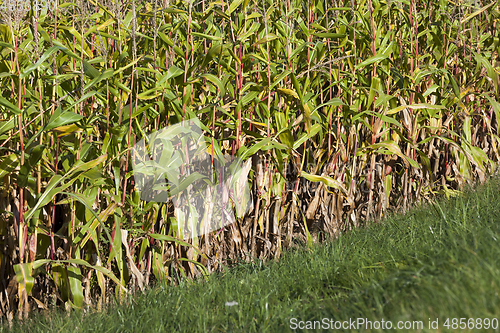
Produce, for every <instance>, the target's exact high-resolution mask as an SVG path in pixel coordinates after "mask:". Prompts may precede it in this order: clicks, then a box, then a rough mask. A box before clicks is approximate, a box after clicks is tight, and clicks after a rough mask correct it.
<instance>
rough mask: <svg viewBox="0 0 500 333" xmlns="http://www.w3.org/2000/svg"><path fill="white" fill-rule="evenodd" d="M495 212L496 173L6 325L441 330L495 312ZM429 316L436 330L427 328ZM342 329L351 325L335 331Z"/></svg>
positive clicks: (499, 265)
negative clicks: (352, 223) (361, 220)
mask: <svg viewBox="0 0 500 333" xmlns="http://www.w3.org/2000/svg"><path fill="white" fill-rule="evenodd" d="M499 217H500V179H499V178H492V179H491V180H490V181H489V182H488V183H487V184H486V185H483V186H480V187H478V188H476V189H475V190H470V191H467V192H465V193H464V194H463V195H460V196H459V197H457V198H454V199H451V200H443V201H438V202H437V203H433V204H431V203H429V204H425V205H423V206H420V207H416V208H413V209H412V210H410V211H409V212H408V213H407V214H405V215H394V216H390V217H388V218H387V219H385V220H384V221H383V222H381V223H380V224H376V225H371V226H369V227H366V228H360V229H357V230H354V231H352V232H350V233H348V234H346V235H342V236H341V237H339V238H338V239H337V240H333V241H329V242H327V243H326V244H322V245H314V246H313V247H312V248H311V249H310V250H309V249H308V248H306V247H300V248H299V249H295V250H292V251H289V252H287V253H286V255H284V257H283V258H282V259H281V260H280V261H279V262H275V261H270V262H267V263H262V262H257V263H253V264H249V263H245V264H240V265H236V267H233V268H231V269H226V271H225V272H223V273H219V274H217V275H212V276H211V277H210V278H209V279H208V280H206V281H197V282H191V283H185V284H181V285H180V286H178V287H174V286H167V287H155V288H152V289H149V290H148V291H147V292H145V293H144V294H140V295H137V296H136V297H135V298H133V299H131V300H129V301H127V302H126V304H123V305H121V306H117V305H115V306H112V307H110V308H108V309H106V310H105V311H103V312H95V313H91V314H89V315H84V316H82V315H81V313H78V312H73V313H71V314H70V315H66V314H64V313H63V312H58V311H59V310H58V311H56V312H54V314H51V315H44V316H42V315H38V316H34V317H33V318H32V319H29V320H28V321H26V322H25V324H24V325H21V326H19V323H14V326H13V327H12V329H13V330H14V331H16V332H24V331H26V332H27V331H29V332H48V331H51V332H60V331H71V332H79V331H96V332H139V331H143V332H281V331H291V330H292V329H291V324H293V323H297V324H298V321H299V320H301V321H304V323H303V324H304V325H305V324H307V323H306V322H305V321H312V320H322V319H323V318H329V319H334V320H342V321H346V320H347V321H349V319H351V320H356V318H366V319H367V320H371V321H379V322H380V321H381V320H382V319H384V320H385V321H387V320H390V321H391V323H392V325H393V326H394V327H395V325H397V323H398V321H403V322H404V321H410V322H413V321H422V323H423V325H424V327H423V331H433V332H436V331H448V329H447V328H446V327H445V326H444V324H445V320H446V318H466V320H468V319H469V318H482V319H485V318H489V319H490V320H491V319H492V318H495V317H496V318H497V319H498V317H499V315H500V302H499V297H498V294H499V289H500V246H499V245H498V239H499V238H500V224H499V223H498V222H499ZM226 302H237V303H238V304H237V305H233V306H228V305H226ZM292 318H296V319H297V322H295V321H293V322H291V320H292ZM438 318H439V330H432V329H429V320H430V321H435V320H436V319H438ZM450 320H451V319H450ZM449 324H450V327H449V331H453V329H452V328H453V327H452V326H451V324H452V322H451V321H450V322H449ZM407 325H409V324H408V323H407ZM458 325H459V324H458ZM292 327H294V326H292ZM6 330H7V328H6V327H2V331H6ZM350 330H352V331H358V330H357V329H352V326H351V327H350V329H347V330H343V331H350ZM298 331H302V330H298ZM305 331H307V330H305ZM373 331H377V330H375V329H374V330H373ZM410 331H416V330H410Z"/></svg>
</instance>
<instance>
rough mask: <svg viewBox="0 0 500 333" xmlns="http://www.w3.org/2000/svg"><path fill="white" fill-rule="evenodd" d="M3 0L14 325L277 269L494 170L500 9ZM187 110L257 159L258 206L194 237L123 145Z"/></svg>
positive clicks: (215, 144) (0, 50)
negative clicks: (276, 264)
mask: <svg viewBox="0 0 500 333" xmlns="http://www.w3.org/2000/svg"><path fill="white" fill-rule="evenodd" d="M5 3H7V5H6V6H3V8H2V9H1V11H2V15H3V16H2V20H3V21H2V24H0V55H1V57H0V68H1V73H0V86H1V87H2V88H1V96H0V151H1V153H0V177H1V178H2V180H3V182H2V184H1V191H0V237H1V242H2V248H4V251H3V252H2V253H1V267H0V272H1V273H0V274H1V276H0V280H1V283H0V285H1V287H0V288H1V289H2V290H4V291H5V292H2V293H0V306H1V309H2V312H3V314H4V315H7V316H8V317H12V316H13V313H14V311H18V313H19V315H20V316H21V315H22V314H27V313H28V312H29V310H30V308H35V307H40V308H46V307H48V306H49V305H50V304H52V303H55V304H66V306H67V307H72V306H73V307H83V306H84V305H91V304H93V303H94V302H96V303H97V304H98V305H101V304H102V303H103V302H105V301H106V298H107V297H109V295H110V293H109V291H110V290H112V289H111V288H114V290H115V293H116V295H121V294H123V293H126V292H128V291H129V290H132V289H135V288H143V287H144V286H145V285H147V284H149V283H150V282H151V281H152V280H153V279H154V280H156V281H159V282H162V283H168V282H177V281H179V280H180V279H182V278H183V277H188V276H197V275H201V274H203V275H206V274H208V273H211V272H212V271H214V270H217V269H218V268H219V267H220V265H221V264H226V263H228V262H230V260H234V259H236V258H245V259H251V258H256V257H259V258H270V257H279V256H280V253H281V251H282V249H283V248H285V247H289V246H290V245H291V244H292V242H293V240H294V239H295V238H297V237H299V238H303V239H304V240H305V241H307V242H308V243H309V244H310V243H312V242H313V241H314V240H317V239H318V238H319V240H321V239H322V238H323V237H324V236H322V234H321V233H319V236H318V232H319V231H322V232H324V234H326V235H338V234H339V233H340V232H342V231H345V230H348V229H350V228H351V227H356V226H359V225H360V224H361V223H362V222H361V221H365V220H369V219H378V218H380V217H381V216H382V215H383V214H384V213H385V212H386V211H387V210H388V209H407V208H408V206H409V203H411V202H414V201H419V200H423V199H428V198H431V197H432V196H433V195H435V194H439V193H441V194H446V195H454V194H455V193H456V191H457V190H460V189H461V188H462V186H463V185H464V184H465V183H466V182H470V181H472V180H474V179H479V180H480V181H483V180H484V179H485V177H486V175H487V174H489V173H492V172H495V171H496V169H497V164H498V163H499V162H500V155H499V152H498V145H499V143H500V138H499V136H498V135H499V127H498V119H499V117H500V104H499V102H498V97H499V92H500V91H499V90H500V86H499V80H498V77H499V74H500V67H499V66H500V65H499V61H500V57H499V53H500V33H499V31H500V29H499V27H498V26H499V18H500V8H499V4H498V3H497V2H490V1H462V2H460V3H454V2H452V1H445V0H440V1H434V2H431V3H427V2H425V1H417V0H410V1H407V0H402V1H394V0H393V1H390V0H387V1H377V0H363V1H354V0H352V1H347V0H339V1H335V0H334V1H323V0H317V1H299V0H293V1H291V0H287V1H281V2H280V1H278V2H275V1H270V0H262V1H257V0H252V1H250V0H234V1H232V2H229V1H227V2H224V1H208V0H207V1H201V2H198V3H194V2H188V1H178V2H177V3H175V4H174V3H170V2H169V1H164V2H162V3H160V2H158V1H154V2H140V3H139V2H134V1H132V2H125V1H120V0H115V1H108V2H106V1H98V0H95V1H94V0H88V1H83V0H80V1H77V2H76V3H57V2H43V3H38V2H32V5H31V6H27V5H26V4H25V5H24V6H22V3H21V2H19V1H18V2H16V3H17V4H20V3H21V5H18V6H15V7H14V6H10V5H9V4H11V3H12V1H10V2H9V1H6V0H4V4H5ZM47 4H48V5H47ZM27 10H28V11H27ZM194 117H196V118H198V119H199V120H200V121H201V123H202V124H203V126H202V127H203V130H204V135H205V136H206V137H207V138H209V140H210V141H211V145H210V148H211V154H212V155H214V154H215V155H220V154H232V155H236V156H238V157H240V158H242V159H243V160H246V159H249V158H251V159H252V168H251V171H250V174H249V180H250V181H251V182H252V188H253V196H254V203H255V205H254V210H253V211H252V212H251V213H250V214H248V215H247V216H245V217H244V218H242V219H239V220H238V221H237V222H236V223H234V224H231V225H230V226H228V227H226V228H224V230H223V232H220V233H219V232H215V233H211V234H207V235H204V236H202V237H196V238H193V239H190V240H189V241H188V242H183V241H181V239H180V238H179V237H178V235H177V234H176V230H175V228H173V227H172V226H173V225H175V217H174V215H173V214H172V209H171V205H169V204H158V203H156V202H144V201H141V200H140V196H139V193H138V192H137V189H136V188H135V186H134V177H133V173H132V168H131V156H130V151H131V147H132V146H133V145H134V143H135V142H137V141H139V140H141V139H143V138H144V137H145V136H146V135H147V134H148V133H151V132H153V131H155V130H159V129H162V128H164V127H165V126H167V125H169V124H173V123H178V122H180V121H181V120H183V119H189V118H194Z"/></svg>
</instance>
